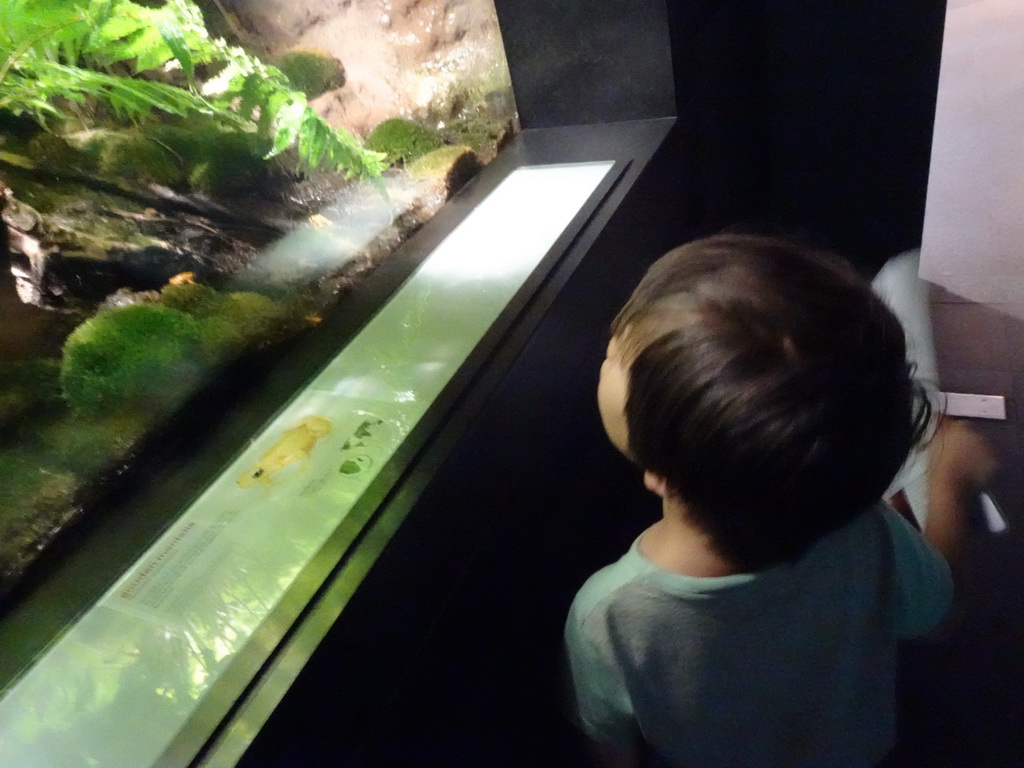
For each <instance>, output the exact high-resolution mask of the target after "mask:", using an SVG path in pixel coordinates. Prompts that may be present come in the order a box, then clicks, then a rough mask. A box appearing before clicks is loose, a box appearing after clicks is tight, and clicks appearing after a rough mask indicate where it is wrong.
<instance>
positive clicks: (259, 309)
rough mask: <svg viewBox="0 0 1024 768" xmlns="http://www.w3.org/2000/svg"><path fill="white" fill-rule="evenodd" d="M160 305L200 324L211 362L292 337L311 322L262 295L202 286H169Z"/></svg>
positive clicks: (294, 310) (300, 312)
mask: <svg viewBox="0 0 1024 768" xmlns="http://www.w3.org/2000/svg"><path fill="white" fill-rule="evenodd" d="M160 303H161V304H163V305H164V306H166V307H171V308H174V309H176V310H179V311H182V312H186V313H188V314H190V315H191V316H192V317H194V318H196V319H197V320H198V321H199V328H200V339H201V342H202V346H203V351H204V353H205V354H206V356H207V357H208V358H209V359H211V360H225V359H229V358H231V357H234V356H236V355H238V354H239V353H241V352H243V351H244V350H245V349H247V348H256V347H260V346H263V345H265V344H270V343H274V342H277V341H281V340H283V339H286V338H288V337H289V336H292V335H293V334H295V333H296V332H298V331H299V330H301V329H302V328H303V327H305V326H306V325H308V321H306V320H305V318H304V317H303V313H302V311H301V309H300V308H299V307H297V306H291V305H290V304H286V303H283V302H280V301H277V300H275V299H271V298H270V297H268V296H264V295H263V294H260V293H255V292H250V291H234V292H231V293H221V292H220V291H217V290H214V289H213V288H210V287H209V286H205V285H200V284H185V285H168V286H166V287H165V288H164V289H163V290H162V291H161V292H160Z"/></svg>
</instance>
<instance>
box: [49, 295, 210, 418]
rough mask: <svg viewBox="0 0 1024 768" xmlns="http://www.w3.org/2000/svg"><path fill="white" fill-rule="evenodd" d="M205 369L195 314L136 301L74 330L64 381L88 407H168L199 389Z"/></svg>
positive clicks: (68, 393)
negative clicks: (134, 303) (136, 302)
mask: <svg viewBox="0 0 1024 768" xmlns="http://www.w3.org/2000/svg"><path fill="white" fill-rule="evenodd" d="M204 369H205V365H204V360H203V355H202V345H201V342H200V329H199V325H198V323H197V321H196V320H195V318H193V317H191V316H190V315H187V314H185V313H184V312H180V311H178V310H176V309H171V308H170V307H161V306H157V305H154V304H136V305H133V306H129V307H123V308H119V309H114V310H109V311H106V312H101V313H100V314H98V315H96V316H95V317H93V318H92V319H90V320H87V321H86V322H84V323H82V325H80V326H78V328H76V329H75V330H74V331H73V332H72V333H71V335H70V336H68V338H67V341H66V342H65V343H64V358H63V360H62V363H61V387H62V389H63V392H64V397H65V398H66V399H67V401H68V403H69V404H70V405H71V406H72V408H74V409H75V410H76V411H79V412H82V413H100V412H109V411H129V410H139V409H143V410H149V411H162V410H165V409H168V410H169V409H170V408H172V407H173V406H174V405H176V404H177V403H178V402H179V401H180V400H181V399H183V398H184V397H186V396H187V395H188V394H190V393H191V392H192V391H194V389H195V388H196V386H197V384H198V382H199V381H200V379H201V378H202V376H203V373H204Z"/></svg>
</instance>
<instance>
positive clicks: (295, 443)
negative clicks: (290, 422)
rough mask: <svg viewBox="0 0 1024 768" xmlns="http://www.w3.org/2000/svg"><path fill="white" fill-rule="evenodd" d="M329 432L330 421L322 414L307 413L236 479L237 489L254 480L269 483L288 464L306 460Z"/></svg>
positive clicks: (253, 482) (254, 481)
mask: <svg viewBox="0 0 1024 768" xmlns="http://www.w3.org/2000/svg"><path fill="white" fill-rule="evenodd" d="M330 431H331V422H330V421H329V420H327V419H325V418H323V417H322V416H307V417H306V418H304V419H303V420H302V421H300V422H299V423H298V424H296V425H295V426H294V427H291V428H290V429H286V430H285V431H284V432H283V433H282V434H281V437H280V438H279V439H278V441H277V442H276V443H274V444H273V445H272V446H271V447H270V450H268V451H267V452H266V453H264V454H263V456H261V457H260V460H259V461H257V462H256V464H254V465H253V466H252V468H251V469H249V470H247V471H246V472H245V474H244V475H242V476H241V477H239V478H238V487H239V488H248V487H250V486H252V485H254V484H255V483H263V484H264V485H270V484H271V483H272V482H273V481H274V476H275V475H276V474H277V473H278V472H280V471H281V470H282V469H284V468H285V467H287V466H288V465H289V464H293V463H295V462H296V461H306V460H307V459H308V458H309V454H310V453H311V452H312V450H313V447H314V446H315V445H316V442H317V440H319V439H320V438H321V437H323V436H324V435H326V434H328V433H329V432H330Z"/></svg>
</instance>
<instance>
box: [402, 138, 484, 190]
mask: <svg viewBox="0 0 1024 768" xmlns="http://www.w3.org/2000/svg"><path fill="white" fill-rule="evenodd" d="M481 167H482V166H481V163H480V158H478V157H477V155H476V153H475V152H474V151H473V150H472V149H470V148H469V147H459V146H454V147H441V148H440V149H435V150H434V151H433V152H429V153H427V154H426V155H424V156H423V157H421V158H419V159H418V160H415V161H414V162H412V163H411V164H410V165H409V174H410V175H411V176H413V177H414V178H420V179H442V180H443V181H444V186H445V189H446V191H447V194H448V195H449V196H451V195H453V194H454V193H455V192H456V191H458V190H459V189H460V188H461V187H462V185H463V184H465V183H466V182H467V181H469V180H470V179H471V178H473V177H474V176H475V175H476V174H477V173H479V172H480V168H481Z"/></svg>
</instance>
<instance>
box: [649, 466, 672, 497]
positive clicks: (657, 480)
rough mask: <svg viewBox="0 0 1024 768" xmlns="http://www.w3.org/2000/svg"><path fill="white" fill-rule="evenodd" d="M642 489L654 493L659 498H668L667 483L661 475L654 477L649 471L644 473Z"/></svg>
mask: <svg viewBox="0 0 1024 768" xmlns="http://www.w3.org/2000/svg"><path fill="white" fill-rule="evenodd" d="M644 488H646V489H647V490H648V491H651V492H652V493H656V494H658V495H659V496H661V498H663V499H665V498H668V495H669V490H668V481H666V480H665V478H664V477H662V476H661V475H656V474H654V473H653V472H651V471H650V470H647V471H645V472H644Z"/></svg>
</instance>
